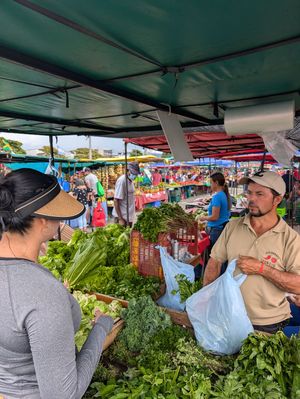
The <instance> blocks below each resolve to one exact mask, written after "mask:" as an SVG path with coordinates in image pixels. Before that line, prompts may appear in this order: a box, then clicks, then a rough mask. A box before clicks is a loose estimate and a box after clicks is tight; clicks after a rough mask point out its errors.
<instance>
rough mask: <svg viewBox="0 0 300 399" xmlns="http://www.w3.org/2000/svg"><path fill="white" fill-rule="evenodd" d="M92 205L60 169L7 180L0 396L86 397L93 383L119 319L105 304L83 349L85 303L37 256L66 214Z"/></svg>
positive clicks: (0, 208)
mask: <svg viewBox="0 0 300 399" xmlns="http://www.w3.org/2000/svg"><path fill="white" fill-rule="evenodd" d="M84 211H85V209H84V206H83V205H82V204H81V203H79V202H78V201H76V200H75V199H74V198H72V197H71V196H70V195H69V194H67V193H65V192H64V191H62V190H61V188H60V186H59V184H58V182H57V180H56V178H55V177H53V176H48V175H45V174H43V173H40V172H38V171H35V170H32V169H18V170H16V171H13V172H11V173H9V174H8V175H7V176H5V177H2V178H1V180H0V254H1V258H0V320H1V323H0V397H4V398H6V397H8V398H28V399H29V398H30V399H41V398H43V399H54V398H56V399H70V398H81V397H82V396H83V395H84V393H85V391H86V389H87V388H88V386H89V384H90V382H91V379H92V376H93V373H94V371H95V369H96V367H97V365H98V363H99V359H100V355H101V352H102V347H103V342H104V340H105V337H106V335H107V334H108V333H109V332H110V330H111V328H112V325H113V320H112V319H111V318H110V317H108V316H105V315H103V314H102V313H100V312H99V311H97V313H96V315H95V324H94V326H93V327H92V329H91V331H90V334H89V336H88V338H87V340H86V342H85V344H84V345H83V347H82V349H81V350H80V352H79V353H76V349H75V343H74V335H75V333H76V331H77V330H78V329H79V325H80V321H81V311H80V307H79V304H78V303H77V302H76V300H75V299H74V297H73V296H72V295H71V294H70V293H69V291H68V290H67V289H66V288H65V287H64V285H63V284H62V283H61V282H60V281H58V280H57V279H56V278H55V277H54V276H53V275H52V273H51V272H50V271H49V270H47V269H46V268H44V267H42V266H41V265H39V264H38V263H37V262H38V255H39V252H40V248H41V245H42V244H43V243H44V242H46V241H48V240H50V239H51V238H53V236H54V235H55V234H56V232H57V229H58V226H59V223H60V220H66V219H74V218H77V217H79V216H80V215H82V214H83V213H84Z"/></svg>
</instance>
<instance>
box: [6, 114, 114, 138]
mask: <svg viewBox="0 0 300 399" xmlns="http://www.w3.org/2000/svg"><path fill="white" fill-rule="evenodd" d="M0 116H4V117H7V118H14V119H22V120H26V121H36V122H43V123H53V124H54V125H62V126H73V127H80V128H84V129H103V130H104V131H106V133H113V132H116V130H115V129H114V128H112V127H106V126H102V125H98V124H95V123H91V122H89V123H88V122H77V121H72V120H68V119H61V118H53V117H47V116H38V115H32V114H23V113H21V112H14V111H4V110H1V109H0ZM48 135H49V133H48Z"/></svg>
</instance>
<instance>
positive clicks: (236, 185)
mask: <svg viewBox="0 0 300 399" xmlns="http://www.w3.org/2000/svg"><path fill="white" fill-rule="evenodd" d="M235 178H236V180H235V184H234V185H235V188H234V190H235V195H237V194H238V170H237V161H235Z"/></svg>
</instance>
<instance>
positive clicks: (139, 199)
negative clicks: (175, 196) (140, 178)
mask: <svg viewBox="0 0 300 399" xmlns="http://www.w3.org/2000/svg"><path fill="white" fill-rule="evenodd" d="M157 201H168V194H167V193H166V191H160V192H158V193H153V194H139V195H136V196H135V209H136V210H137V211H140V210H142V209H143V208H144V206H145V205H146V204H150V203H153V202H157Z"/></svg>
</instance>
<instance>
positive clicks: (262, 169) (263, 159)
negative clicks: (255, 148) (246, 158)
mask: <svg viewBox="0 0 300 399" xmlns="http://www.w3.org/2000/svg"><path fill="white" fill-rule="evenodd" d="M266 154H267V150H266V149H265V151H264V154H263V158H262V160H261V164H260V168H259V171H260V172H263V171H264V167H265V162H266Z"/></svg>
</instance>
